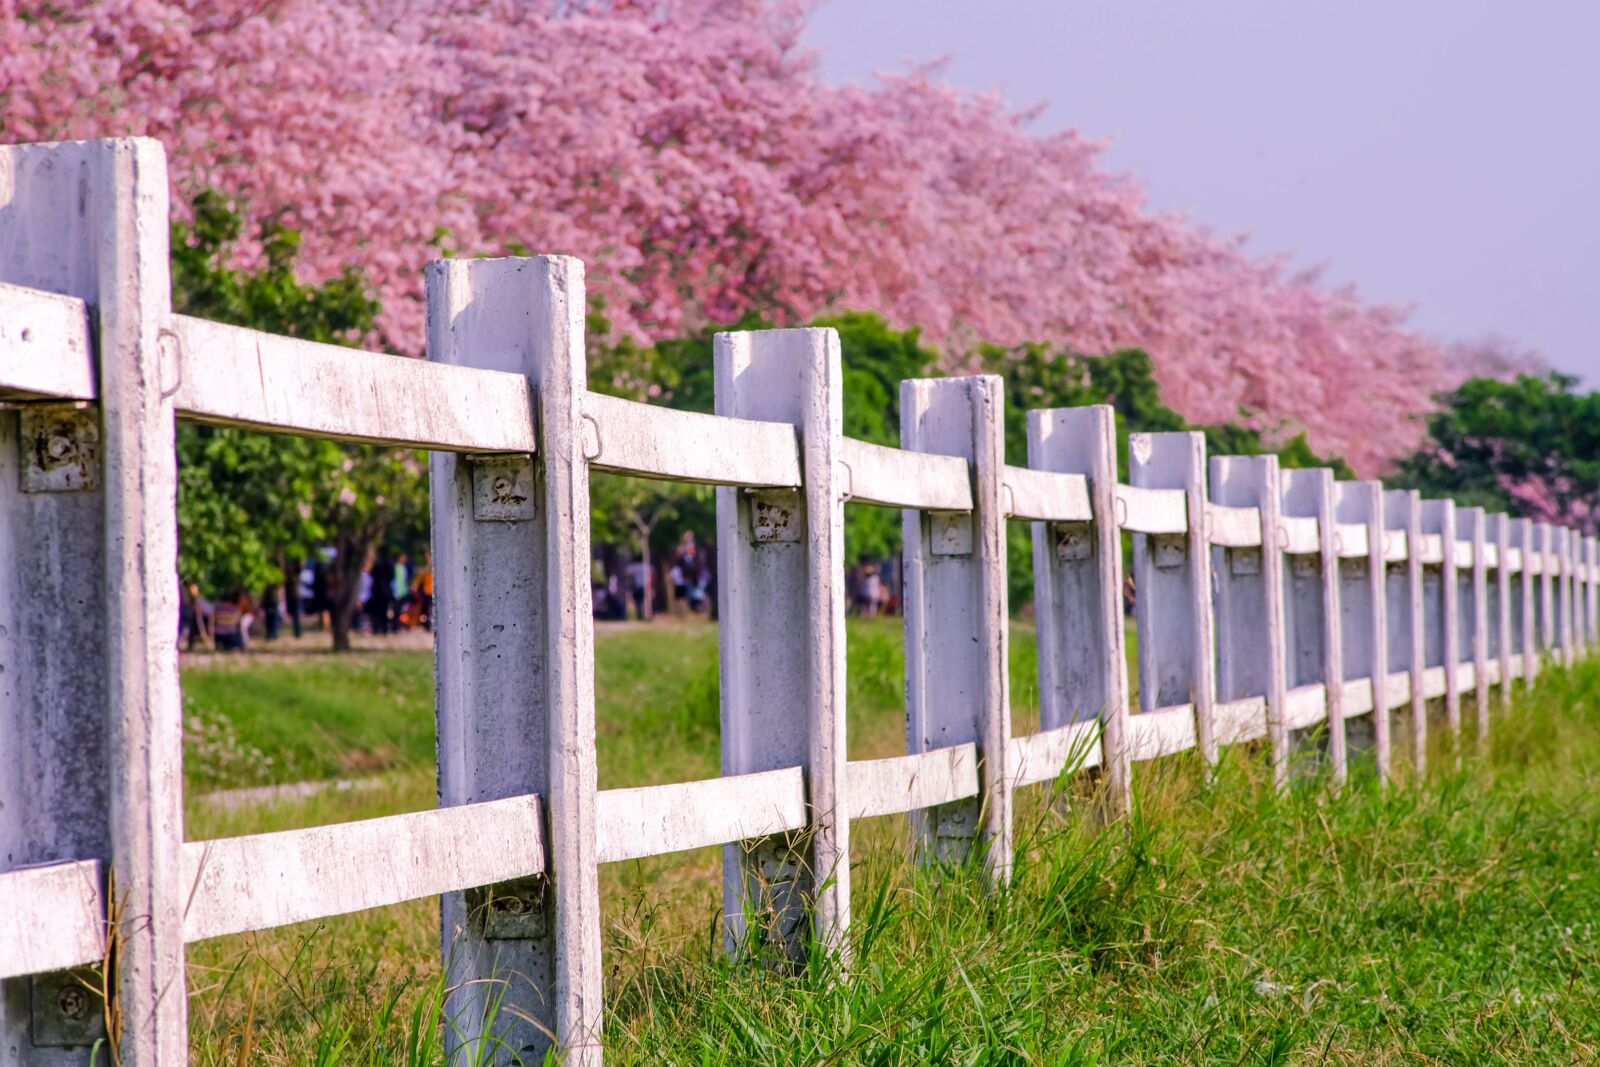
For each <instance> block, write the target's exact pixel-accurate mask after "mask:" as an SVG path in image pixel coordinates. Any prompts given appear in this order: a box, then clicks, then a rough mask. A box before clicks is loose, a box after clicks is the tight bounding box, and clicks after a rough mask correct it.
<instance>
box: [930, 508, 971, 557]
mask: <svg viewBox="0 0 1600 1067" xmlns="http://www.w3.org/2000/svg"><path fill="white" fill-rule="evenodd" d="M928 537H929V545H928V547H929V550H930V551H932V553H933V554H934V555H935V556H970V555H972V514H971V512H966V511H930V512H928Z"/></svg>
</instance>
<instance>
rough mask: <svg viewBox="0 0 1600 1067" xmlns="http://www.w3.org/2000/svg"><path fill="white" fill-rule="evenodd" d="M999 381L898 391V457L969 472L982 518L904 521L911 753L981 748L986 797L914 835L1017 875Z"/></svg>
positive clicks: (931, 813) (918, 514)
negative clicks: (975, 850)
mask: <svg viewBox="0 0 1600 1067" xmlns="http://www.w3.org/2000/svg"><path fill="white" fill-rule="evenodd" d="M1002 384H1003V383H1002V382H1001V379H1000V378H998V377H995V376H994V375H983V376H980V377H967V378H934V379H919V380H914V381H906V382H902V383H901V384H900V446H901V447H902V448H905V449H908V450H911V451H916V452H933V453H938V454H941V455H949V456H960V457H961V458H962V459H965V460H968V461H969V462H971V464H972V471H973V479H974V485H973V490H974V491H973V495H972V502H973V510H972V512H971V513H970V514H962V513H957V512H946V513H938V512H926V511H918V510H907V511H904V512H902V519H901V523H902V528H903V536H904V544H905V585H904V588H905V635H906V637H905V642H906V644H905V649H906V751H907V752H912V753H916V752H927V751H930V750H932V749H936V748H946V747H949V746H950V745H959V744H963V743H965V742H968V741H971V742H975V743H976V744H977V746H978V753H979V758H980V763H979V768H978V770H979V776H980V782H981V787H982V793H981V795H980V796H978V797H975V798H972V799H970V800H962V801H956V802H954V803H952V804H946V805H942V806H940V807H938V808H930V809H927V810H925V811H923V812H920V813H918V814H917V816H916V818H915V820H914V824H915V826H916V829H917V834H918V840H919V843H920V847H921V850H922V853H923V855H924V856H925V857H927V858H930V859H936V860H940V861H943V860H951V859H961V858H964V857H965V856H966V855H968V853H969V852H970V850H971V848H972V847H973V845H974V842H977V843H978V847H979V848H980V849H981V850H982V856H983V862H984V866H985V868H986V869H987V870H988V872H989V875H990V877H991V878H993V879H994V880H995V881H996V882H998V883H1004V882H1005V881H1006V880H1007V879H1008V878H1009V877H1010V873H1011V783H1010V782H1009V781H1007V779H1006V768H1005V751H1006V745H1007V743H1008V742H1009V741H1010V739H1011V702H1010V698H1009V681H1008V678H1009V672H1008V670H1007V662H1006V656H1007V651H1006V650H1007V646H1008V631H1009V628H1010V627H1009V624H1010V619H1009V617H1008V615H1007V611H1006V516H1005V506H1004V502H1003V501H1002V500H1001V498H1000V497H1001V485H1002V478H1003V474H1004V470H1005V418H1004V410H1003V408H1002V405H1003V404H1004V397H1005V394H1004V392H1003V390H1002V388H1001V387H1002Z"/></svg>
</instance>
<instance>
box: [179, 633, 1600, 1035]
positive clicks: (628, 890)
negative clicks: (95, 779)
mask: <svg viewBox="0 0 1600 1067" xmlns="http://www.w3.org/2000/svg"><path fill="white" fill-rule="evenodd" d="M1016 638H1017V639H1016V640H1015V641H1014V642H1013V644H1014V653H1013V660H1014V662H1013V689H1014V699H1015V703H1016V706H1017V711H1016V719H1017V723H1018V728H1019V729H1031V728H1033V726H1034V725H1035V724H1036V712H1034V711H1033V699H1032V697H1033V692H1034V683H1033V674H1032V672H1033V650H1032V642H1031V634H1029V633H1028V632H1027V631H1026V630H1019V631H1018V632H1017V634H1016ZM850 641H851V645H850V660H849V663H850V688H849V702H850V707H849V714H850V731H851V755H852V756H853V757H854V758H862V757H866V756H874V755H884V754H890V753H892V752H895V751H898V750H899V748H900V746H901V744H902V740H901V736H902V731H903V718H902V708H901V689H902V683H901V676H900V670H901V667H900V652H899V639H898V630H897V629H896V628H895V626H894V625H893V624H892V623H891V624H877V625H853V626H852V629H851V632H850ZM184 686H185V700H186V707H187V710H188V714H189V716H190V719H191V727H194V728H193V729H191V735H192V736H191V745H190V752H189V763H190V768H189V770H190V792H191V800H190V803H189V833H190V836H191V837H210V836H217V835H219V834H233V833H244V832H251V831H254V830H262V829H276V828H281V827H285V826H292V825H306V824H310V823H313V822H322V821H331V820H338V819H349V818H358V817H363V816H368V815H377V814H383V813H386V812H390V811H397V810H408V809H415V808H420V807H426V806H429V805H431V804H432V803H433V784H432V758H433V741H432V726H431V710H430V709H431V670H430V665H429V661H428V657H427V655H426V654H425V653H410V654H368V655H358V656H352V657H344V658H334V657H329V656H311V657H303V658H293V659H288V658H286V659H284V660H283V661H281V662H271V661H267V660H266V658H263V660H261V661H253V662H250V663H247V664H242V665H230V666H220V667H204V668H197V669H191V670H188V671H186V673H185V677H184ZM597 691H598V709H597V710H598V717H599V734H600V738H599V747H600V754H599V759H600V782H601V786H602V788H612V787H617V786H626V785H636V784H641V783H647V782H654V781H662V780H670V779H689V778H697V777H704V776H707V775H711V774H715V773H716V767H717V755H716V737H717V711H716V647H715V635H714V631H713V630H711V629H710V628H708V627H704V626H698V625H690V624H685V625H663V626H656V627H648V628H640V627H629V628H624V629H618V630H607V631H605V632H603V633H602V634H601V636H600V638H599V640H598V641H597ZM1597 691H1600V662H1591V663H1589V664H1585V665H1583V666H1581V667H1579V668H1577V669H1576V670H1575V671H1574V672H1572V673H1571V674H1568V673H1565V672H1560V671H1552V672H1549V673H1548V674H1546V675H1544V676H1543V677H1542V678H1541V681H1540V685H1539V688H1538V689H1537V690H1536V692H1535V693H1534V694H1532V695H1530V696H1527V697H1524V698H1521V699H1519V700H1517V701H1516V702H1515V703H1514V704H1513V706H1512V707H1510V708H1505V709H1500V708H1497V709H1496V718H1495V728H1494V733H1493V736H1492V738H1491V740H1492V745H1491V752H1490V755H1489V757H1488V758H1487V759H1484V760H1480V759H1477V758H1474V757H1471V756H1469V757H1468V758H1466V759H1465V760H1464V761H1462V764H1461V766H1460V768H1459V769H1457V768H1456V767H1455V766H1454V764H1455V761H1454V760H1452V759H1450V758H1448V755H1447V754H1446V753H1443V752H1441V753H1440V754H1439V756H1438V758H1435V759H1434V760H1433V761H1432V765H1433V766H1434V767H1435V768H1438V770H1436V771H1434V772H1433V773H1431V774H1430V776H1429V777H1428V778H1427V780H1426V781H1420V782H1417V781H1408V780H1406V779H1407V778H1408V775H1407V774H1406V773H1405V768H1402V774H1401V779H1402V781H1401V783H1400V786H1399V787H1398V788H1395V789H1393V790H1390V791H1389V792H1388V793H1387V794H1384V793H1380V792H1379V791H1378V790H1377V789H1376V787H1375V786H1374V785H1373V784H1372V783H1371V780H1370V777H1365V778H1363V777H1361V776H1357V779H1356V781H1357V783H1358V784H1356V785H1354V786H1353V787H1352V788H1349V789H1347V790H1346V791H1345V793H1344V794H1343V795H1341V796H1331V795H1329V794H1328V792H1327V790H1326V788H1325V783H1323V782H1321V781H1320V780H1316V779H1310V780H1305V781H1302V782H1301V783H1300V784H1298V785H1297V787H1296V788H1295V789H1294V790H1292V791H1291V792H1290V793H1288V794H1286V795H1278V794H1275V793H1274V792H1273V791H1272V790H1271V789H1270V788H1269V787H1268V779H1267V775H1266V773H1265V768H1264V766H1263V764H1262V762H1261V759H1260V755H1259V753H1256V752H1251V751H1245V750H1240V751H1230V752H1229V753H1227V754H1226V758H1225V759H1224V762H1223V765H1222V767H1221V769H1220V773H1219V774H1218V776H1217V778H1216V780H1215V781H1214V782H1208V781H1207V780H1206V778H1205V776H1204V775H1202V774H1200V773H1199V769H1198V768H1197V767H1196V766H1195V764H1194V761H1193V760H1192V759H1191V758H1186V757H1177V758H1174V759H1171V760H1166V761H1161V762H1159V763H1148V764H1139V765H1138V766H1137V767H1136V769H1135V796H1136V798H1137V801H1138V808H1137V811H1136V813H1135V815H1134V817H1133V818H1132V819H1130V820H1127V821H1125V822H1123V823H1120V824H1117V825H1114V826H1112V827H1109V828H1104V827H1101V826H1099V825H1098V823H1097V822H1096V820H1095V818H1094V815H1093V811H1094V807H1095V806H1094V804H1093V803H1092V800H1091V799H1090V798H1088V797H1087V796H1086V795H1085V794H1084V791H1085V790H1087V789H1088V788H1089V786H1088V785H1087V784H1079V785H1077V786H1075V787H1069V788H1068V790H1067V791H1066V794H1065V795H1061V796H1058V797H1056V798H1055V802H1047V800H1046V798H1045V796H1044V795H1043V793H1044V790H1043V789H1042V788H1039V789H1033V790H1028V791H1026V793H1025V795H1024V797H1023V800H1022V803H1021V805H1020V810H1019V842H1020V846H1019V861H1018V865H1017V872H1016V877H1015V879H1014V882H1013V884H1012V886H1011V887H1010V888H1009V889H1008V890H1007V891H1006V892H1003V893H988V892H985V891H984V890H983V888H982V885H981V881H980V879H978V878H977V876H976V875H975V874H974V873H973V872H970V871H965V870H957V871H950V872H942V873H940V874H938V875H934V874H932V873H929V872H922V871H916V870H912V869H909V868H908V867H907V866H906V865H905V863H904V862H903V857H904V854H905V847H904V840H905V822H904V819H903V817H891V818H886V819H876V820H868V821H867V822H865V823H862V824H859V831H858V833H857V835H856V838H857V845H858V849H859V852H858V856H857V860H858V869H857V872H856V876H855V878H856V881H855V902H854V903H855V911H856V923H855V926H854V929H853V931H852V935H853V940H854V944H855V963H854V965H853V967H852V971H851V973H850V975H849V976H848V978H847V979H845V980H833V976H830V975H828V974H827V973H826V967H825V966H824V965H821V964H819V965H818V966H817V967H816V968H814V970H813V971H812V972H811V973H808V974H806V975H803V976H801V977H799V978H790V977H783V976H779V975H776V974H773V973H768V972H763V971H761V970H758V969H753V968H749V967H745V966H739V965H733V964H729V963H727V962H726V961H725V960H724V959H723V958H722V956H721V953H720V951H719V950H718V944H719V939H718V937H717V936H716V932H715V931H716V920H717V913H716V908H717V906H718V904H719V896H720V893H719V888H718V853H717V852H716V851H715V850H703V851H700V852H694V853H688V854H684V855H681V856H673V857H663V858H659V859H655V860H650V861H645V862H641V863H628V864H615V865H610V866H608V867H606V868H604V870H603V876H602V894H603V898H604V922H605V946H606V952H607V981H608V988H607V1026H608V1031H607V1042H608V1046H609V1048H608V1056H609V1057H610V1061H611V1062H614V1063H660V1062H665V1063H693V1064H705V1063H751V1062H755V1063H793V1064H817V1063H881V1064H924V1063H927V1064H945V1063H949V1064H957V1063H960V1064H1000V1063H1017V1064H1052V1065H1065V1064H1089V1063H1096V1064H1112V1063H1115V1064H1124V1063H1149V1064H1157V1063H1218V1064H1247V1063H1257V1064H1267V1063H1272V1064H1278V1063H1283V1064H1301V1063H1306V1064H1310V1063H1324V1062H1327V1063H1350V1064H1356V1063H1360V1064H1389V1063H1392V1064H1401V1063H1406V1064H1412V1063H1451V1064H1454V1063H1550V1062H1590V1061H1593V1060H1594V1058H1595V1057H1596V1055H1597V1047H1600V998H1597V996H1596V990H1595V988H1594V984H1593V983H1594V980H1595V968H1596V965H1597V963H1600V937H1597V935H1596V930H1595V917H1596V916H1597V915H1600V873H1597V871H1600V868H1597V866H1596V863H1595V857H1596V855H1597V854H1600V790H1597V789H1596V784H1597V783H1596V777H1597V774H1600V729H1597V727H1600V715H1597V710H1600V704H1597V701H1596V699H1595V696H1594V694H1595V693H1596V692H1597ZM1468 718H1469V719H1470V718H1471V716H1468ZM195 722H198V723H199V724H200V725H199V726H198V727H195ZM207 746H209V747H207ZM1395 750H1396V752H1397V753H1398V752H1404V751H1407V750H1408V746H1407V745H1405V744H1403V743H1399V742H1397V743H1396V745H1395ZM258 752H259V753H260V755H259V756H258V755H257V753H258ZM219 753H221V755H219ZM239 753H243V754H244V755H239ZM268 757H270V758H271V759H272V763H270V764H267V763H265V760H266V758H268ZM367 774H376V775H377V776H378V781H379V785H378V786H376V787H375V788H369V789H361V790H354V791H349V792H341V793H329V794H323V795H320V796H318V797H315V798H312V799H310V800H307V801H303V802H298V803H293V804H279V805H274V806H271V807H267V808H234V809H223V808H219V807H217V806H216V805H213V804H207V803H204V802H202V801H200V800H199V799H198V794H199V793H200V792H201V791H203V790H207V789H213V788H220V787H231V786H239V785H256V784H261V783H262V782H268V781H290V780H296V779H298V778H307V777H343V778H352V777H357V776H360V775H367ZM1074 799H1076V800H1077V801H1078V802H1075V803H1063V802H1062V801H1071V800H1074ZM437 928H438V927H437V909H436V906H435V905H434V904H433V903H432V902H429V901H422V902H415V903H412V904H407V905H401V906H398V907H394V908H385V909H380V910H378V911H374V912H368V913H363V914H361V915H356V916H346V917H341V918H337V919H331V920H327V921H324V922H320V923H311V924H304V925H302V926H300V927H294V928H289V929H285V930H280V931H272V932H268V933H264V934H257V935H247V936H243V937H236V938H222V939H218V940H216V941H211V942H205V943H202V944H199V945H196V946H193V947H192V949H191V988H192V990H193V992H192V996H191V1005H192V1030H193V1033H194V1035H195V1043H196V1047H197V1052H196V1059H197V1061H198V1062H202V1063H222V1062H227V1063H233V1062H234V1061H235V1057H236V1055H237V1050H238V1046H239V1043H240V1041H241V1039H242V1038H243V1036H244V1034H245V1032H246V1031H248V1032H249V1033H250V1039H251V1041H252V1042H253V1044H254V1047H255V1050H256V1052H255V1054H256V1057H257V1060H256V1061H257V1062H267V1063H274V1064H276V1063H284V1064H287V1063H302V1062H350V1063H371V1064H380V1063H381V1064H388V1063H418V1064H424V1063H427V1064H431V1063H437V1062H439V1058H440V1054H439V1051H438V1045H437V1041H436V1032H437V1024H436V1022H435V1019H434V1017H433V1016H432V1015H431V1014H430V1011H432V1010H435V1005H436V994H437V989H438V982H437V974H438V968H437V963H436V953H437Z"/></svg>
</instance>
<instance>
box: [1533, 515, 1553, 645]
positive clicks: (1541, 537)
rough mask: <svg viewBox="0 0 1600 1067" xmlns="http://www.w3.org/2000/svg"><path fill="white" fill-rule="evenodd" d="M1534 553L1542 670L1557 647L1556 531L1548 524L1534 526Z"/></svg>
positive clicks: (1538, 523) (1539, 523)
mask: <svg viewBox="0 0 1600 1067" xmlns="http://www.w3.org/2000/svg"><path fill="white" fill-rule="evenodd" d="M1533 543H1534V551H1535V552H1536V553H1537V554H1538V556H1539V592H1538V597H1539V655H1540V659H1541V663H1540V664H1539V665H1540V667H1541V668H1542V667H1543V666H1544V664H1543V662H1542V660H1543V658H1544V656H1546V655H1549V654H1551V653H1552V652H1553V650H1554V649H1555V647H1556V608H1555V604H1556V562H1555V556H1554V555H1553V552H1554V549H1555V531H1554V530H1553V529H1551V527H1550V525H1549V524H1548V523H1543V522H1536V523H1534V524H1533Z"/></svg>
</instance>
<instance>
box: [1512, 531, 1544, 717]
mask: <svg viewBox="0 0 1600 1067" xmlns="http://www.w3.org/2000/svg"><path fill="white" fill-rule="evenodd" d="M1511 543H1512V544H1513V545H1515V546H1516V548H1517V550H1518V551H1519V552H1520V553H1521V554H1522V573H1521V574H1520V575H1519V576H1518V582H1517V586H1518V588H1517V599H1516V604H1517V609H1516V614H1517V648H1518V650H1519V651H1520V652H1521V653H1522V683H1523V685H1524V686H1531V685H1532V684H1533V680H1534V678H1535V677H1536V676H1537V675H1538V673H1539V635H1538V629H1539V583H1538V582H1537V581H1536V580H1535V579H1534V567H1535V564H1536V562H1537V558H1538V550H1537V548H1536V546H1537V545H1538V543H1539V539H1538V534H1537V531H1535V529H1534V525H1533V520H1532V519H1516V520H1514V521H1513V522H1512V524H1511Z"/></svg>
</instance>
